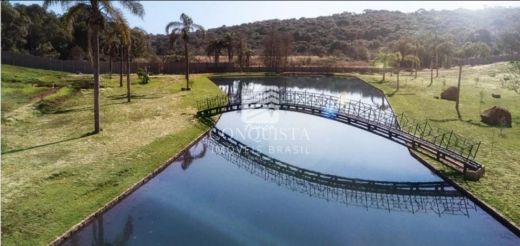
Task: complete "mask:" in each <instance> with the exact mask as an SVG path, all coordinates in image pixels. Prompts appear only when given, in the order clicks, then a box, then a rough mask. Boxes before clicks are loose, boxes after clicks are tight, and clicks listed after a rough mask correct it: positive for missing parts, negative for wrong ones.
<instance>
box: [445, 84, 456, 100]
mask: <svg viewBox="0 0 520 246" xmlns="http://www.w3.org/2000/svg"><path fill="white" fill-rule="evenodd" d="M458 91H459V89H458V88H457V87H456V86H450V87H448V89H446V90H444V91H443V92H442V93H441V99H444V100H449V101H457V94H458Z"/></svg>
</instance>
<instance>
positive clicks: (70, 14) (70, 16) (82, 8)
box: [63, 3, 90, 32]
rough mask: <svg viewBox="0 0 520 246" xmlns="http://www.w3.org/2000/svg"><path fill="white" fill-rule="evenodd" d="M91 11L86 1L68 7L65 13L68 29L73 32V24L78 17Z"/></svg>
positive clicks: (64, 20)
mask: <svg viewBox="0 0 520 246" xmlns="http://www.w3.org/2000/svg"><path fill="white" fill-rule="evenodd" d="M89 11H90V6H88V5H86V4H84V3H78V4H76V5H74V6H72V7H70V8H69V9H68V11H67V12H65V14H63V22H65V25H66V27H67V31H69V32H72V26H73V24H74V22H75V20H76V17H77V16H78V15H79V14H81V13H82V12H83V13H88V12H89Z"/></svg>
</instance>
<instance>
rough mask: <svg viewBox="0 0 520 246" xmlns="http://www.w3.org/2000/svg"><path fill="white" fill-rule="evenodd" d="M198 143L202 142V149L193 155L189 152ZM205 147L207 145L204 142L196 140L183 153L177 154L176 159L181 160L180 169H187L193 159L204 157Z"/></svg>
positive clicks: (195, 147)
mask: <svg viewBox="0 0 520 246" xmlns="http://www.w3.org/2000/svg"><path fill="white" fill-rule="evenodd" d="M200 144H202V150H201V151H200V152H199V153H198V154H195V155H194V154H193V153H191V151H192V150H195V149H197V147H198V146H199V145H200ZM206 148H207V147H206V145H205V144H204V143H202V142H198V143H196V144H195V145H194V147H192V148H190V149H188V150H186V151H184V153H182V154H181V156H179V158H177V161H180V162H181V167H182V170H186V169H188V168H189V167H190V165H191V163H192V162H193V161H194V160H196V159H200V158H202V157H204V155H206Z"/></svg>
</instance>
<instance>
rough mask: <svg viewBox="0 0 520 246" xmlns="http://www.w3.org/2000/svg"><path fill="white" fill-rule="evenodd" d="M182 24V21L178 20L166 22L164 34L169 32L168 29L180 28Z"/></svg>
mask: <svg viewBox="0 0 520 246" xmlns="http://www.w3.org/2000/svg"><path fill="white" fill-rule="evenodd" d="M182 26H183V25H182V23H180V22H178V21H172V22H170V23H168V25H166V29H165V30H166V34H169V33H170V29H179V28H181V27H182ZM172 33H173V30H172Z"/></svg>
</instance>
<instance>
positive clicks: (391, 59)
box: [374, 48, 401, 81]
mask: <svg viewBox="0 0 520 246" xmlns="http://www.w3.org/2000/svg"><path fill="white" fill-rule="evenodd" d="M400 55H401V54H400V53H399V56H400ZM396 61H397V57H396V53H393V52H390V51H388V49H386V48H382V49H381V50H379V53H378V54H377V56H376V58H375V60H374V62H379V63H381V64H383V79H382V80H381V81H385V79H386V76H385V75H386V69H387V68H388V67H390V66H392V65H394V64H395V62H396Z"/></svg>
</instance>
